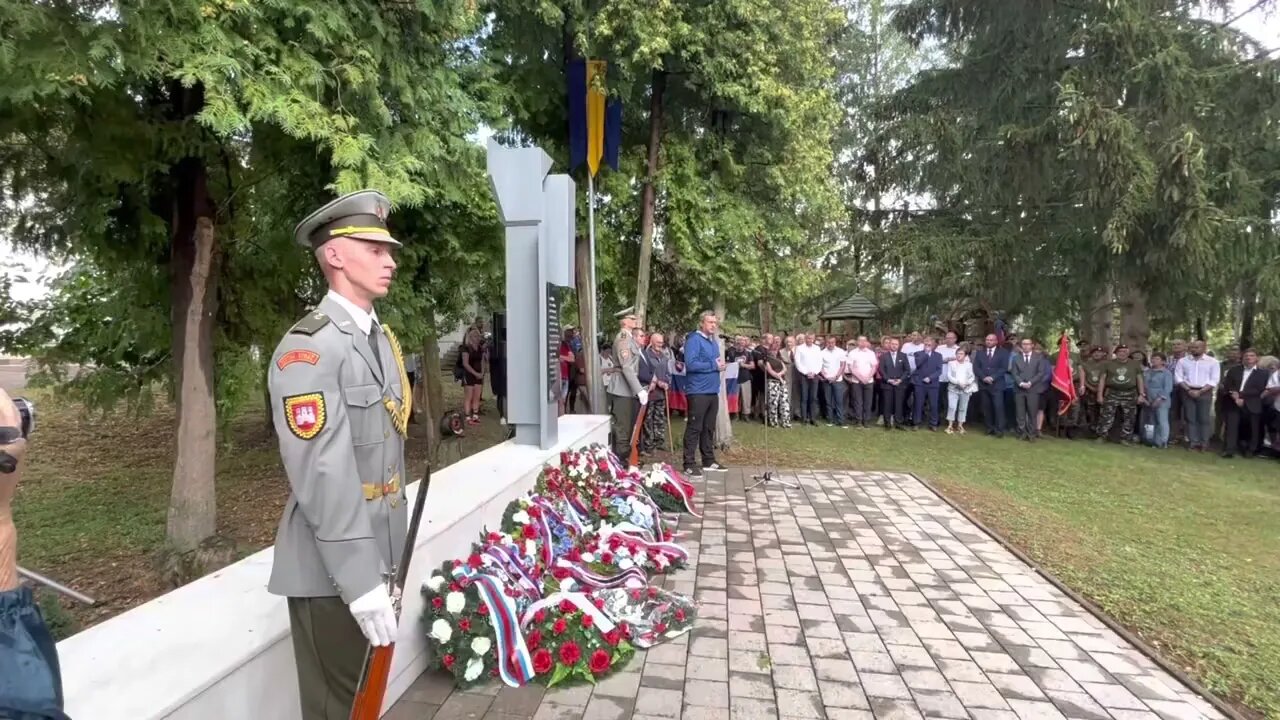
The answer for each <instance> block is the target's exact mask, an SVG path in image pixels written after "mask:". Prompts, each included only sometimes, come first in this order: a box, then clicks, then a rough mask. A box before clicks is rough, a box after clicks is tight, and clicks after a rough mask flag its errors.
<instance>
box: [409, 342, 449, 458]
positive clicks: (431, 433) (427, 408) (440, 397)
mask: <svg viewBox="0 0 1280 720" xmlns="http://www.w3.org/2000/svg"><path fill="white" fill-rule="evenodd" d="M413 402H414V407H415V408H418V409H417V410H416V412H417V413H418V414H419V415H420V416H421V417H422V423H423V424H424V425H426V427H427V454H428V457H432V458H433V457H435V453H436V445H437V444H439V442H440V416H441V415H443V414H444V384H443V381H442V380H441V368H440V341H439V339H437V338H436V336H435V333H429V334H428V335H427V337H426V339H424V340H423V341H422V362H420V363H418V386H417V387H416V388H414V392H413Z"/></svg>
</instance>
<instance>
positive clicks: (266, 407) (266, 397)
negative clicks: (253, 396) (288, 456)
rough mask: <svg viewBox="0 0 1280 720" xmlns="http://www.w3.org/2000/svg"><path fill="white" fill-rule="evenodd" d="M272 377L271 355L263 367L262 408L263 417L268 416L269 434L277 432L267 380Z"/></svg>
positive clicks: (267, 428)
mask: <svg viewBox="0 0 1280 720" xmlns="http://www.w3.org/2000/svg"><path fill="white" fill-rule="evenodd" d="M270 377H271V355H270V354H268V355H267V362H266V364H265V365H263V366H262V407H263V413H262V414H263V415H265V416H266V418H265V421H266V425H267V427H266V430H267V433H268V434H270V433H274V432H275V431H276V414H275V413H274V412H272V410H273V409H274V408H272V407H271V386H270V385H269V384H268V383H267V379H268V378H270Z"/></svg>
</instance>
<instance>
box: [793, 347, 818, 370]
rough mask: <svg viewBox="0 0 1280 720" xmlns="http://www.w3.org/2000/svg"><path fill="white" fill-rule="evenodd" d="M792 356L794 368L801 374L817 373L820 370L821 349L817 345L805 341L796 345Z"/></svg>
mask: <svg viewBox="0 0 1280 720" xmlns="http://www.w3.org/2000/svg"><path fill="white" fill-rule="evenodd" d="M794 357H795V361H796V370H797V371H798V372H799V373H800V374H801V375H805V376H808V375H809V374H810V373H813V374H817V373H819V372H821V371H822V349H821V348H819V347H818V346H817V345H810V344H809V343H805V344H804V345H800V346H798V347H796V351H795V355H794Z"/></svg>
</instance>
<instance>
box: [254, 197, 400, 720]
mask: <svg viewBox="0 0 1280 720" xmlns="http://www.w3.org/2000/svg"><path fill="white" fill-rule="evenodd" d="M389 211H390V203H389V202H388V201H387V198H386V197H385V196H383V195H382V194H381V193H379V192H375V191H371V190H365V191H360V192H356V193H352V194H350V195H346V196H343V197H340V198H338V199H337V200H334V201H333V202H331V203H329V204H328V205H325V206H324V207H322V208H320V209H319V210H317V211H316V212H314V213H312V214H311V215H310V216H308V217H307V218H306V219H305V220H303V221H302V222H301V223H299V224H298V226H297V228H295V230H294V236H295V240H296V241H297V242H298V244H300V245H302V246H304V247H308V248H311V249H312V251H313V253H314V254H315V257H316V260H317V261H318V262H319V264H320V269H321V270H322V271H323V272H324V276H325V280H326V281H327V282H328V285H329V292H328V294H327V295H326V296H325V298H324V300H322V301H321V302H320V305H319V307H317V308H316V310H315V311H314V312H312V313H311V314H309V315H307V316H306V317H304V318H302V320H300V321H298V323H297V324H295V325H294V326H293V327H292V328H291V329H290V330H289V332H288V333H287V334H286V335H285V336H284V338H283V339H282V340H281V341H280V344H279V345H278V346H277V347H276V349H275V352H274V353H273V354H272V357H271V367H270V373H269V374H268V380H267V382H268V386H269V388H270V392H271V405H272V408H273V413H274V420H275V428H276V435H277V436H278V438H279V445H280V457H281V459H282V460H283V464H284V470H285V474H286V475H287V476H288V479H289V488H290V495H289V499H288V502H287V503H286V504H285V508H284V515H283V517H281V519H280V526H279V529H278V530H277V534H276V545H275V556H274V560H273V563H272V568H271V579H270V581H269V583H268V585H267V590H268V591H269V592H271V593H273V594H275V595H283V596H285V597H287V598H288V599H289V601H288V605H289V626H290V630H291V632H292V636H293V652H294V657H295V659H296V661H297V672H298V687H299V693H300V695H301V701H302V702H301V704H302V717H303V719H304V720H346V719H347V718H348V716H349V714H350V712H351V705H352V703H353V702H354V698H355V693H356V686H357V684H358V682H359V679H360V672H361V666H362V664H363V662H364V655H365V650H366V647H367V645H369V644H372V645H387V644H390V643H392V642H394V641H395V637H396V616H395V611H394V608H393V602H398V601H399V598H394V599H393V598H392V597H391V595H390V593H389V592H388V587H389V583H388V582H387V581H388V579H389V578H390V577H391V575H392V574H393V573H395V571H396V566H397V564H398V563H399V561H400V555H401V552H402V550H403V547H404V541H405V535H406V533H407V529H406V527H407V524H408V513H407V512H406V504H405V492H404V481H405V464H404V438H405V435H406V433H407V430H406V427H407V421H408V416H409V412H410V404H411V397H410V395H409V388H408V380H407V374H406V373H405V370H404V365H403V362H402V359H401V357H400V352H399V347H398V343H397V342H396V340H395V336H394V335H391V334H390V329H389V328H386V327H380V326H379V325H378V318H377V313H376V311H375V310H374V307H373V303H374V300H375V299H377V298H381V297H384V296H385V295H386V294H387V290H388V288H389V287H390V286H391V277H392V274H393V272H394V270H395V267H396V263H395V260H394V259H393V258H392V256H391V252H392V250H393V249H395V248H398V247H400V243H399V242H398V241H396V240H395V239H394V238H393V237H392V236H391V234H390V232H389V231H388V230H387V225H386V219H387V215H388V213H389Z"/></svg>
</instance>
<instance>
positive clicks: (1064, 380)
mask: <svg viewBox="0 0 1280 720" xmlns="http://www.w3.org/2000/svg"><path fill="white" fill-rule="evenodd" d="M1053 386H1054V387H1055V388H1057V389H1058V393H1059V399H1058V414H1059V415H1066V414H1067V411H1068V410H1070V409H1071V406H1072V405H1074V404H1075V402H1076V400H1078V399H1079V396H1078V395H1077V394H1076V384H1075V378H1074V373H1073V372H1072V369H1071V340H1070V339H1069V338H1068V337H1067V334H1066V333H1065V332H1064V333H1062V337H1060V338H1058V362H1057V364H1056V365H1055V366H1054V368H1053Z"/></svg>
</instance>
